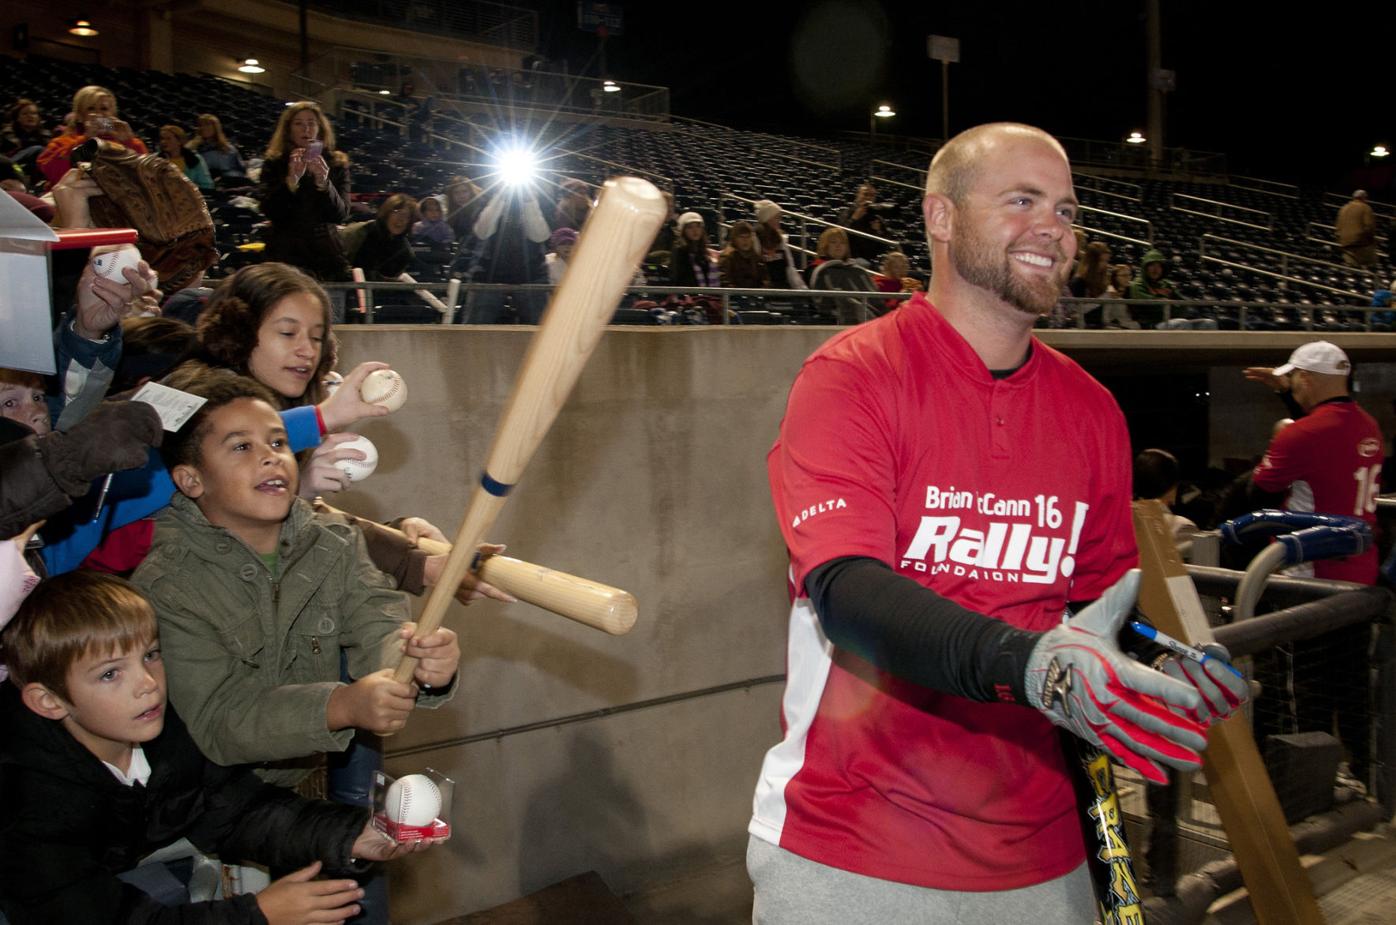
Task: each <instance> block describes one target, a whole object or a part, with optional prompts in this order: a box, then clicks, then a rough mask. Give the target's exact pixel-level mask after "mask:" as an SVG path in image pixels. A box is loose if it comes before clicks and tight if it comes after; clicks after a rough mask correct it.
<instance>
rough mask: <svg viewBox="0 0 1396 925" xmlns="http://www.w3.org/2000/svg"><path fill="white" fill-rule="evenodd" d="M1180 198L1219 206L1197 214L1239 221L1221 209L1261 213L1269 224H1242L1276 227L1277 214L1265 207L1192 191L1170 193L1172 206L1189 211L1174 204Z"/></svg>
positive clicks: (1269, 228)
mask: <svg viewBox="0 0 1396 925" xmlns="http://www.w3.org/2000/svg"><path fill="white" fill-rule="evenodd" d="M1179 199H1186V200H1189V201H1191V202H1205V203H1206V204H1207V205H1209V206H1216V207H1217V211H1216V212H1215V213H1211V212H1201V213H1196V214H1200V215H1213V216H1214V217H1215V218H1223V219H1226V221H1231V222H1235V221H1239V219H1234V218H1230V217H1227V216H1224V215H1222V214H1221V210H1222V209H1235V210H1236V211H1237V212H1246V213H1249V214H1251V215H1259V216H1261V217H1262V218H1264V219H1265V221H1266V222H1268V223H1269V224H1266V225H1259V224H1255V223H1251V222H1242V224H1249V225H1251V226H1252V227H1254V228H1263V229H1265V230H1266V231H1271V230H1273V229H1274V227H1275V216H1274V213H1272V212H1266V211H1264V210H1263V209H1252V208H1251V207H1250V206H1238V205H1237V204H1236V203H1234V202H1225V201H1223V200H1221V199H1207V198H1206V197H1203V196H1194V195H1192V194H1191V193H1170V194H1169V206H1170V208H1174V209H1178V211H1179V212H1188V211H1190V210H1188V209H1179V208H1178V207H1177V206H1176V205H1173V203H1174V202H1176V201H1177V200H1179Z"/></svg>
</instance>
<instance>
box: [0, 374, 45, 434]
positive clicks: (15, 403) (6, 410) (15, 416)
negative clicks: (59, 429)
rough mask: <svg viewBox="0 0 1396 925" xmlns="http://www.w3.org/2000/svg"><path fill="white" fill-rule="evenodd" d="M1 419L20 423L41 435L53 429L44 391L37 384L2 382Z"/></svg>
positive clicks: (0, 390) (0, 384) (0, 387)
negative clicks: (50, 424)
mask: <svg viewBox="0 0 1396 925" xmlns="http://www.w3.org/2000/svg"><path fill="white" fill-rule="evenodd" d="M0 417H3V418H9V419H10V420H11V421H18V422H19V423H21V424H23V425H24V426H25V427H28V428H29V429H30V430H32V431H34V433H36V434H40V435H43V434H46V433H48V432H49V430H51V429H52V428H50V426H49V417H48V405H47V404H46V403H45V402H44V390H43V389H42V388H41V387H40V386H39V385H38V384H37V383H29V382H5V381H0Z"/></svg>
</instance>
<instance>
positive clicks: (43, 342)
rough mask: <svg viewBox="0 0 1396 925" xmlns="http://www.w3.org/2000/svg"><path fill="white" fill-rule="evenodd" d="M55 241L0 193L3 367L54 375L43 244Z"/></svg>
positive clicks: (31, 216) (49, 231)
mask: <svg viewBox="0 0 1396 925" xmlns="http://www.w3.org/2000/svg"><path fill="white" fill-rule="evenodd" d="M57 240H58V235H57V234H55V233H54V231H53V229H52V228H50V227H49V226H47V225H45V224H44V223H43V222H42V221H40V220H39V219H38V217H37V216H35V215H34V213H32V212H30V211H29V210H28V209H26V208H25V207H24V206H22V205H20V204H19V202H18V201H17V200H16V199H15V198H14V197H13V196H11V195H10V194H9V193H5V192H0V331H3V332H4V336H3V337H0V366H3V367H5V368H7V369H23V370H27V371H29V372H34V373H40V374H43V375H47V376H51V375H53V374H54V373H55V372H56V371H57V367H56V366H55V364H54V357H53V326H52V325H53V321H52V316H51V314H50V310H49V301H50V299H49V280H48V251H47V242H49V241H57Z"/></svg>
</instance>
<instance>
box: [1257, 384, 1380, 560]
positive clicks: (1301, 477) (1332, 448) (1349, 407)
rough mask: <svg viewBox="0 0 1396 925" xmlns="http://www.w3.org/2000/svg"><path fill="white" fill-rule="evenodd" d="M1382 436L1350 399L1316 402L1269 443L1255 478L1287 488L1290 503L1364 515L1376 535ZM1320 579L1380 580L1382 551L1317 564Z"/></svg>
mask: <svg viewBox="0 0 1396 925" xmlns="http://www.w3.org/2000/svg"><path fill="white" fill-rule="evenodd" d="M1381 463H1382V440H1381V428H1380V427H1378V426H1377V422H1376V420H1375V419H1374V418H1373V417H1372V416H1371V415H1370V414H1368V413H1367V412H1365V411H1363V410H1362V408H1361V407H1360V406H1359V405H1358V404H1357V402H1355V401H1353V400H1352V399H1351V398H1337V399H1330V400H1329V401H1325V402H1321V403H1319V404H1318V405H1315V406H1314V408H1313V410H1312V411H1310V412H1309V413H1308V414H1306V415H1305V416H1304V417H1302V418H1300V419H1299V420H1297V421H1295V422H1294V423H1293V424H1290V425H1289V426H1288V427H1286V428H1285V429H1284V430H1282V431H1280V432H1279V434H1277V435H1276V436H1275V439H1273V440H1271V441H1270V446H1269V448H1268V449H1267V450H1266V451H1265V458H1264V459H1262V460H1261V461H1260V465H1259V466H1256V468H1255V474H1254V476H1252V481H1253V482H1254V483H1255V486H1256V487H1257V488H1259V489H1260V490H1262V491H1269V492H1281V491H1287V492H1288V497H1286V499H1285V507H1286V508H1288V509H1289V510H1291V511H1312V512H1313V513H1315V514H1341V515H1343V516H1345V517H1360V518H1362V519H1363V520H1365V521H1366V522H1367V525H1368V526H1369V527H1371V528H1372V531H1373V532H1374V533H1375V532H1376V529H1377V494H1378V493H1379V492H1380V491H1381ZM1313 567H1314V570H1313V573H1314V575H1315V576H1317V577H1319V578H1332V579H1337V580H1340V581H1358V582H1361V583H1362V584H1366V585H1370V584H1375V583H1376V580H1377V550H1376V548H1375V547H1373V548H1371V549H1368V550H1367V551H1366V552H1364V553H1362V554H1361V555H1358V556H1352V557H1350V558H1346V559H1320V560H1318V561H1316V562H1314V563H1313Z"/></svg>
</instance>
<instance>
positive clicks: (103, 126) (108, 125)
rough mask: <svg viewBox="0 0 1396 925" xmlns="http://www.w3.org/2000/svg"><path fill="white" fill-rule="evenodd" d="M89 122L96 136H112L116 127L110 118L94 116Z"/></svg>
mask: <svg viewBox="0 0 1396 925" xmlns="http://www.w3.org/2000/svg"><path fill="white" fill-rule="evenodd" d="M89 122H90V125H91V128H92V134H94V135H110V134H111V130H112V129H113V128H114V127H115V125H114V123H113V120H112V118H111V117H110V116H93V117H92V119H90V120H89Z"/></svg>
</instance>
